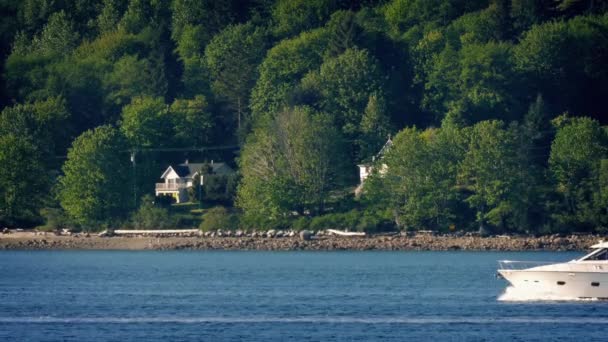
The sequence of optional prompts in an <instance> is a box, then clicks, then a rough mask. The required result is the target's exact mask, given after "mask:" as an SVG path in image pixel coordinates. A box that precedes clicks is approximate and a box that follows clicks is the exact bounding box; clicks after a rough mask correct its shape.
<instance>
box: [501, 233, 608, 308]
mask: <svg viewBox="0 0 608 342" xmlns="http://www.w3.org/2000/svg"><path fill="white" fill-rule="evenodd" d="M591 248H592V249H593V251H592V252H591V253H589V254H587V255H585V256H584V257H582V258H580V259H575V260H572V261H569V262H564V263H558V264H556V263H546V262H526V261H511V260H501V261H499V262H498V263H499V265H500V268H499V270H498V273H499V275H500V276H502V277H503V278H504V279H506V280H507V281H508V282H509V283H511V285H512V286H513V287H514V288H516V289H517V290H518V291H525V292H526V293H529V294H550V295H551V296H552V297H553V298H565V299H570V298H574V299H579V298H581V299H587V298H593V299H595V298H597V299H608V242H600V243H598V244H596V245H593V246H591Z"/></svg>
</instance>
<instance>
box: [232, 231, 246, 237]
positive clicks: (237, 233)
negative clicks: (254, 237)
mask: <svg viewBox="0 0 608 342" xmlns="http://www.w3.org/2000/svg"><path fill="white" fill-rule="evenodd" d="M243 235H244V233H243V231H242V230H237V231H236V232H234V236H236V237H241V236H243Z"/></svg>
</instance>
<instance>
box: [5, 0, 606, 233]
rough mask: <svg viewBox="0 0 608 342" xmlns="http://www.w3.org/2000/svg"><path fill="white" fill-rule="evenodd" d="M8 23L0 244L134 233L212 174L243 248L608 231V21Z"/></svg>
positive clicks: (521, 13)
mask: <svg viewBox="0 0 608 342" xmlns="http://www.w3.org/2000/svg"><path fill="white" fill-rule="evenodd" d="M0 9H1V12H2V23H1V24H0V37H1V38H2V40H1V43H0V60H1V61H2V62H1V63H2V77H1V79H0V106H1V107H0V108H1V114H0V164H1V165H2V166H3V169H2V170H0V225H10V226H20V225H21V226H33V225H37V224H40V223H43V221H44V220H45V219H46V221H53V222H46V223H47V226H62V225H64V224H63V223H57V222H59V221H61V222H63V221H66V222H67V221H69V222H71V224H79V225H82V226H83V227H84V228H91V227H93V226H95V225H98V224H103V223H106V224H107V223H113V222H118V221H122V222H123V223H124V222H126V221H125V220H127V219H128V218H129V217H131V219H132V220H134V221H132V222H140V223H141V226H142V227H144V226H148V223H147V221H146V220H147V218H148V217H152V219H151V220H152V221H153V220H154V217H159V219H160V218H161V216H162V217H164V216H163V215H165V214H167V215H169V216H170V215H171V210H169V211H167V212H166V213H165V212H164V211H162V210H161V209H160V208H156V207H154V206H152V205H151V204H150V203H149V202H150V199H149V198H147V197H146V199H145V201H144V202H142V203H141V206H140V205H139V203H138V202H139V198H141V196H143V195H146V194H150V193H151V191H152V190H153V184H154V183H155V182H156V180H157V178H158V176H159V175H160V173H161V172H162V170H163V168H164V167H166V166H167V165H168V164H171V163H175V162H181V161H183V159H185V158H192V159H201V160H210V159H212V158H216V160H218V159H222V161H224V162H228V163H229V164H230V165H232V166H233V167H235V168H237V167H238V174H237V175H236V176H214V177H215V178H213V177H211V175H209V176H210V177H209V178H208V179H207V181H208V182H207V185H206V187H203V189H204V190H203V191H200V195H201V196H202V197H203V198H202V200H203V201H207V202H221V203H222V204H224V205H227V206H231V205H233V204H234V205H236V208H234V209H235V210H233V211H230V214H229V215H241V214H242V219H241V220H240V224H241V225H243V226H245V227H253V226H255V227H275V226H297V227H300V228H302V229H303V228H307V227H310V228H311V229H321V228H322V227H329V226H335V227H338V228H348V229H359V230H368V231H373V230H375V229H385V228H390V226H392V227H398V228H407V229H438V230H447V229H482V230H486V231H496V232H499V231H500V232H531V233H545V232H553V231H557V232H566V231H601V230H605V229H608V138H607V133H606V132H607V129H606V127H605V126H603V125H606V124H608V109H607V108H608V64H607V63H606V62H605V61H607V60H608V35H607V32H608V5H606V2H605V1H591V0H581V1H572V0H555V1H554V0H480V1H466V0H358V1H343V0H226V1H202V2H201V1H194V0H171V1H157V0H154V1H153V0H75V1H54V0H24V1H17V0H6V1H2V2H1V4H0ZM391 134H392V135H393V136H394V139H393V145H392V147H391V148H390V149H388V150H386V151H384V152H385V153H384V154H383V155H382V156H377V153H378V151H379V150H380V149H381V148H382V146H383V145H384V143H385V142H386V140H387V137H388V136H389V135H391ZM227 146H228V147H229V146H238V150H239V152H238V154H237V155H236V158H234V157H235V155H234V154H233V153H232V152H233V151H234V150H222V148H226V147H227ZM210 147H211V148H210ZM218 147H219V149H218ZM159 151H162V152H159ZM167 151H169V152H174V153H169V152H167ZM218 151H220V152H218ZM224 151H225V152H226V153H223V152H224ZM66 155H67V158H66ZM130 156H131V160H130V159H129V157H130ZM372 161H373V172H372V175H371V177H370V178H369V179H368V180H367V181H366V182H365V184H364V185H363V186H362V187H359V190H361V194H362V195H361V196H360V197H357V198H356V199H354V198H353V195H352V190H353V189H354V188H355V187H356V186H357V179H356V165H357V164H360V163H371V162H372ZM62 164H63V165H62ZM237 183H238V185H237ZM235 189H236V190H235ZM359 190H358V193H359ZM235 191H236V194H235ZM190 195H191V196H190V197H191V198H192V200H193V201H198V200H201V198H198V196H199V191H198V189H197V188H193V189H192V190H191V194H190ZM56 200H59V202H60V204H61V208H63V209H60V208H59V207H58V205H57V203H56V202H54V201H56ZM137 207H139V208H140V209H139V211H138V212H136V213H133V212H132V211H133V210H135V208H137ZM62 210H65V212H62ZM222 215H223V214H222ZM220 216H221V215H220ZM64 217H67V218H65V219H64ZM57 218H61V219H57ZM163 220H164V218H163ZM167 220H168V221H166V222H172V221H171V219H169V218H167ZM55 221H57V222H55ZM140 223H137V224H140ZM117 224H119V223H117Z"/></svg>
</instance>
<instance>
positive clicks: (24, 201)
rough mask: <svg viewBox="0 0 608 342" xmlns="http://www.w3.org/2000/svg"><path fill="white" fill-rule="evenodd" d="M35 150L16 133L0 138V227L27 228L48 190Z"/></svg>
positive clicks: (34, 221)
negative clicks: (23, 226) (19, 226)
mask: <svg viewBox="0 0 608 342" xmlns="http://www.w3.org/2000/svg"><path fill="white" fill-rule="evenodd" d="M42 160H43V158H42V156H41V153H40V151H39V150H38V148H37V146H36V145H35V144H34V143H33V142H32V141H31V138H30V137H28V136H24V135H20V134H18V133H16V132H4V133H2V134H0V165H2V167H1V168H0V224H3V225H8V226H15V225H31V224H32V223H36V222H38V220H39V214H38V210H39V209H40V207H41V206H42V203H43V200H44V195H43V194H45V193H46V192H47V191H48V189H49V186H50V179H49V174H48V172H47V170H45V167H44V164H43V163H42Z"/></svg>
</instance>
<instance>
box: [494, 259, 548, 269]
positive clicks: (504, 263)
mask: <svg viewBox="0 0 608 342" xmlns="http://www.w3.org/2000/svg"><path fill="white" fill-rule="evenodd" d="M550 264H555V261H516V260H499V261H498V265H499V266H500V269H501V270H514V271H519V270H525V269H527V268H532V267H537V266H544V265H550Z"/></svg>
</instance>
